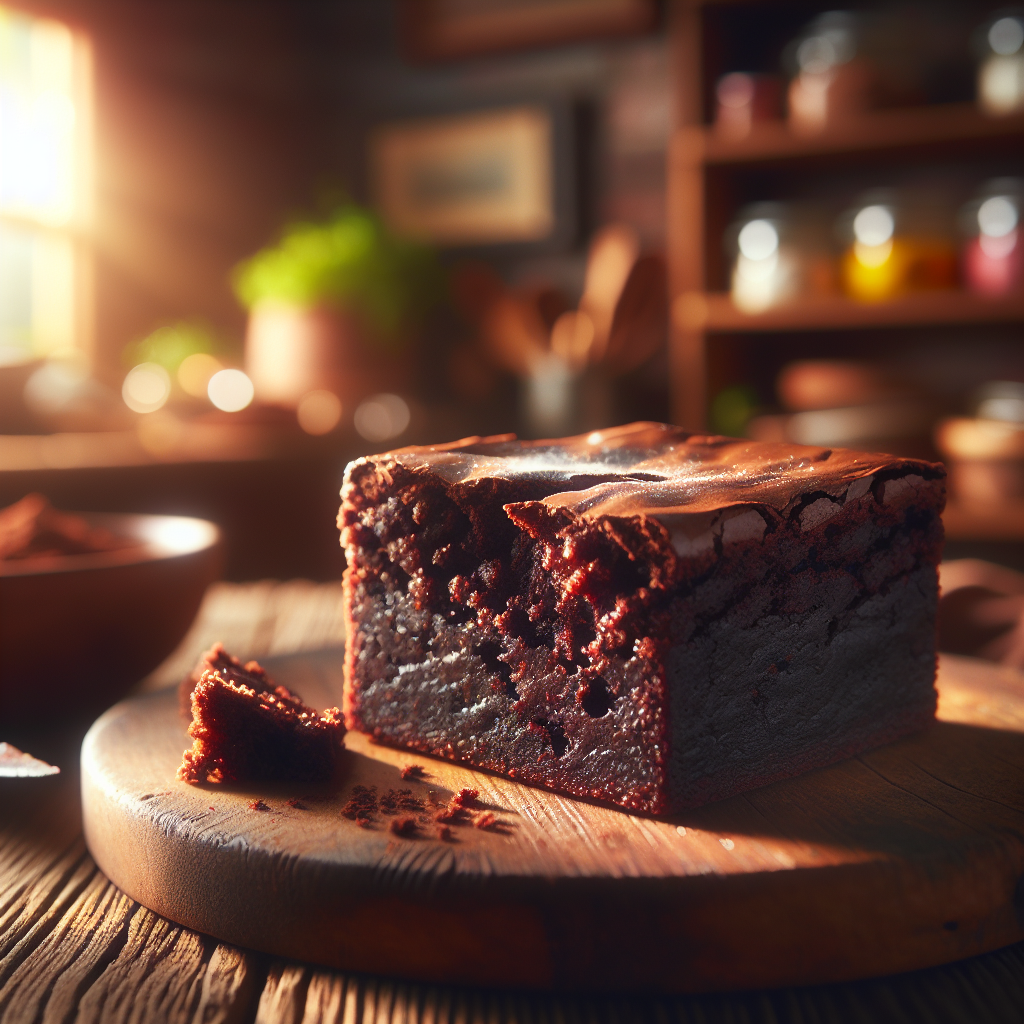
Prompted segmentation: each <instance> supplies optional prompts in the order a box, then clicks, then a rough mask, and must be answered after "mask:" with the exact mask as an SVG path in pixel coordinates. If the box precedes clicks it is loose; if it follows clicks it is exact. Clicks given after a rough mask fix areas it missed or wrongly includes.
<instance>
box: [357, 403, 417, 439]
mask: <svg viewBox="0 0 1024 1024" xmlns="http://www.w3.org/2000/svg"><path fill="white" fill-rule="evenodd" d="M409 419H410V412H409V406H408V405H407V404H406V402H405V400H404V399H402V398H400V397H399V396H398V395H390V394H383V395H373V396H372V397H371V398H368V399H366V401H365V402H362V403H361V404H360V405H359V406H358V408H357V409H356V412H355V416H353V422H354V423H355V428H356V430H357V431H358V433H359V436H360V437H364V438H365V439H366V440H367V441H373V442H377V441H388V440H390V439H391V438H393V437H398V435H399V434H401V433H402V432H403V431H404V430H405V428H406V427H407V426H409Z"/></svg>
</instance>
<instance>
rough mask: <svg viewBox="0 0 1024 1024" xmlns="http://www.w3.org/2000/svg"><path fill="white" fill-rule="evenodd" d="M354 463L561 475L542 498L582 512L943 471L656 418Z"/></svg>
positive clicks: (706, 504)
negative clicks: (555, 436) (694, 429)
mask: <svg viewBox="0 0 1024 1024" xmlns="http://www.w3.org/2000/svg"><path fill="white" fill-rule="evenodd" d="M360 463H364V464H365V463H371V464H373V465H376V466H380V467H382V468H386V467H387V466H388V465H396V464H397V465H400V466H403V467H405V468H406V469H409V470H412V471H414V472H424V473H429V474H432V475H436V476H439V477H441V478H443V479H445V480H446V481H448V482H449V483H462V482H470V481H474V480H487V479H495V478H497V479H503V480H516V479H531V480H538V479H542V480H547V481H550V482H551V483H552V484H553V485H555V486H558V485H559V484H561V483H564V485H565V486H564V489H560V490H557V491H556V492H555V493H553V494H550V495H549V496H548V497H546V498H544V499H543V500H544V502H545V504H548V505H551V506H554V507H561V508H568V509H571V510H572V511H573V512H574V513H576V514H577V515H582V516H586V517H587V518H590V517H596V516H602V515H613V516H631V515H639V514H642V513H647V514H652V515H653V514H658V515H667V514H675V513H695V512H712V511H715V510H716V509H721V508H727V507H729V506H732V505H741V504H762V505H769V506H771V507H773V508H776V509H779V510H780V511H781V510H782V509H785V508H787V507H788V506H789V505H791V504H792V503H793V501H794V500H796V499H799V498H800V497H801V496H802V495H805V494H808V493H811V492H818V491H820V492H823V493H826V494H831V495H833V496H838V495H840V494H842V493H843V492H845V491H846V489H847V488H848V487H849V485H850V484H851V483H852V482H853V481H854V480H857V479H860V478H863V477H867V476H870V475H872V474H874V473H877V472H879V471H887V472H888V473H889V474H890V475H903V474H918V475H920V476H922V477H924V478H926V479H936V478H940V477H942V476H944V475H945V474H944V470H943V468H942V466H941V465H938V464H935V463H930V462H923V461H920V460H916V459H903V458H897V457H896V456H893V455H882V454H878V453H868V452H857V451H852V450H850V449H847V448H816V447H811V446H808V445H797V444H784V443H763V442H757V441H748V440H741V439H737V438H730V437H720V436H714V435H706V434H691V433H688V432H687V431H684V430H681V429H680V428H678V427H672V426H668V425H666V424H663V423H631V424H628V425H627V426H622V427H613V428H610V429H608V430H597V431H594V432H592V433H590V434H580V435H578V436H576V437H566V438H561V439H559V440H555V441H517V440H516V439H515V435H513V434H504V435H499V436H495V437H484V438H481V437H470V438H464V439H463V440H461V441H454V442H452V443H451V444H443V445H429V446H412V447H408V448H400V449H397V450H395V451H391V452H385V453H384V454H381V455H371V456H368V457H367V458H366V459H360V460H359V461H358V462H357V463H356V465H358V464H360ZM350 471H351V467H350Z"/></svg>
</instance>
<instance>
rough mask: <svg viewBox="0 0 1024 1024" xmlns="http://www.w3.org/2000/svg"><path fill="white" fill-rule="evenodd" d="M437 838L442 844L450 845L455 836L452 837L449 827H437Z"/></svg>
mask: <svg viewBox="0 0 1024 1024" xmlns="http://www.w3.org/2000/svg"><path fill="white" fill-rule="evenodd" d="M437 838H438V839H440V840H441V842H443V843H450V842H452V840H453V838H454V836H453V835H452V830H451V828H449V827H448V826H447V825H438V826H437Z"/></svg>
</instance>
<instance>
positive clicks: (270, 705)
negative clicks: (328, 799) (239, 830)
mask: <svg viewBox="0 0 1024 1024" xmlns="http://www.w3.org/2000/svg"><path fill="white" fill-rule="evenodd" d="M200 670H201V671H200ZM197 671H200V675H199V679H198V681H195V682H194V685H192V684H193V680H192V678H191V677H189V678H187V679H186V680H185V682H184V684H183V686H182V692H186V691H187V692H189V700H190V703H191V707H192V724H191V725H190V726H189V730H188V734H189V736H191V737H192V749H191V750H186V751H185V753H184V755H183V756H182V762H181V765H180V767H179V768H178V778H179V779H183V780H184V781H186V782H192V783H199V782H243V781H259V780H274V779H280V780H290V781H296V782H315V781H320V780H323V779H327V778H329V777H330V776H331V774H332V772H333V771H334V764H335V760H336V757H337V751H338V750H339V748H340V747H341V741H342V738H343V737H344V735H345V726H344V724H343V723H342V720H341V712H340V711H339V710H338V709H337V708H329V709H328V710H327V711H325V712H324V713H323V714H320V713H318V712H317V711H316V710H314V709H313V708H311V707H307V706H306V705H305V704H303V703H302V700H301V699H300V698H299V697H298V696H297V695H296V694H294V693H292V692H291V691H290V690H288V689H287V688H286V687H284V686H275V685H274V684H273V682H271V680H270V679H269V678H268V677H267V674H266V672H264V671H263V669H262V668H261V667H260V666H259V665H258V664H257V663H256V662H254V661H251V662H249V663H248V664H246V665H243V664H242V663H241V662H240V661H239V660H238V659H237V658H235V657H233V656H232V655H230V654H228V653H227V652H226V651H225V650H224V647H223V645H222V644H215V645H214V647H213V648H212V649H211V650H209V651H207V652H206V654H204V655H203V656H202V658H201V659H200V663H199V666H198V667H197Z"/></svg>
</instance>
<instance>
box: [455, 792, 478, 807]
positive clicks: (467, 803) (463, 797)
mask: <svg viewBox="0 0 1024 1024" xmlns="http://www.w3.org/2000/svg"><path fill="white" fill-rule="evenodd" d="M479 797H480V790H479V789H460V790H459V791H458V793H456V794H455V796H453V797H452V803H454V804H457V805H458V806H459V807H475V806H476V802H477V800H478V799H479Z"/></svg>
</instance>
